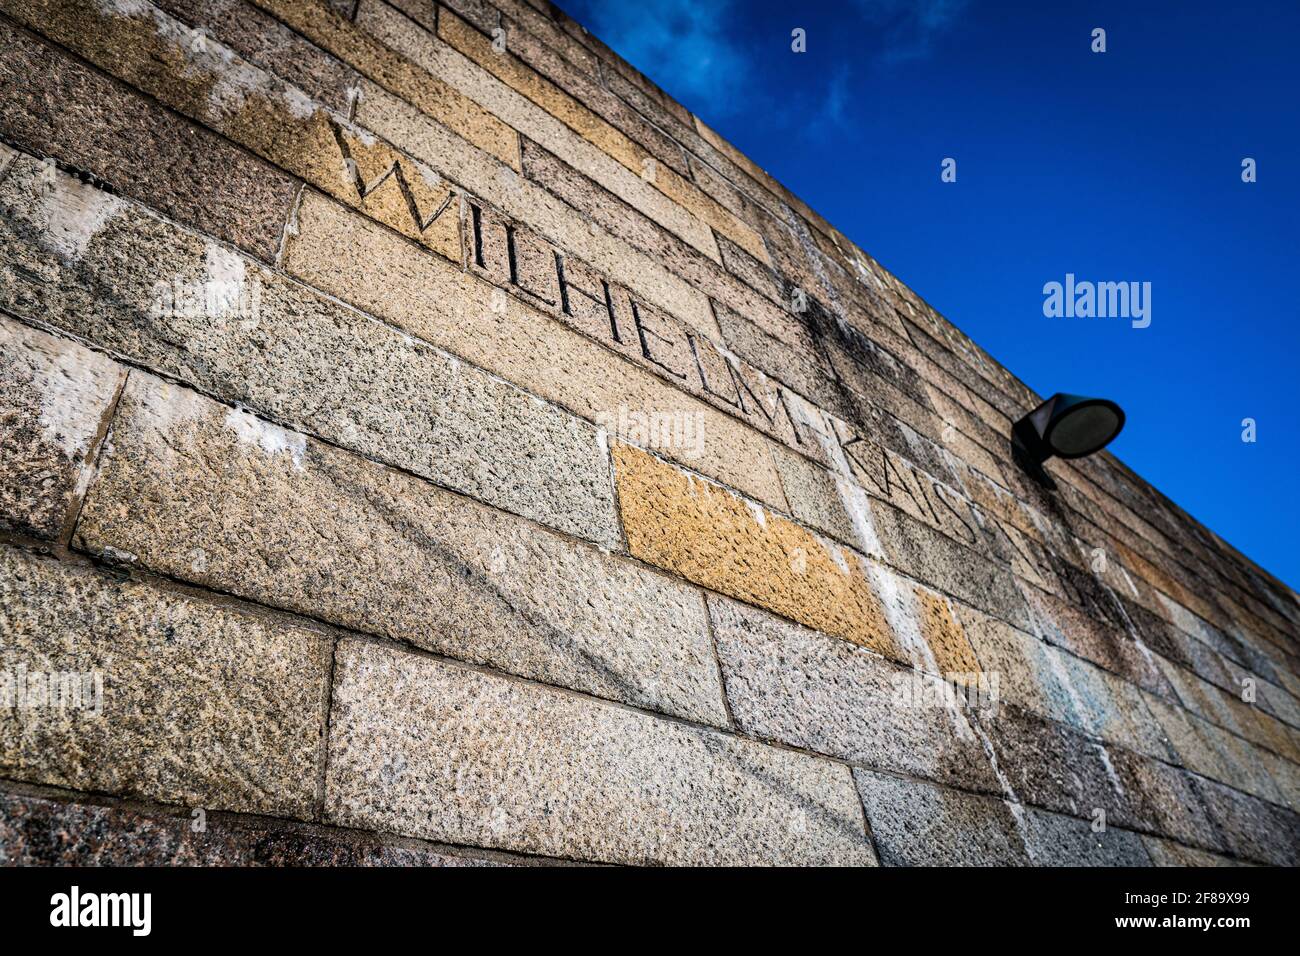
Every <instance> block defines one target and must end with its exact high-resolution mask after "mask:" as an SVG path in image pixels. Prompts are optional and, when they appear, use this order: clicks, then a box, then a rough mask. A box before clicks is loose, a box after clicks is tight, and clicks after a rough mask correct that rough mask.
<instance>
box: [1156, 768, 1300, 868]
mask: <svg viewBox="0 0 1300 956" xmlns="http://www.w3.org/2000/svg"><path fill="white" fill-rule="evenodd" d="M1197 792H1198V793H1199V794H1200V795H1201V797H1202V798H1203V799H1204V801H1205V806H1206V808H1207V812H1208V815H1209V818H1210V819H1211V820H1212V821H1213V824H1214V826H1215V827H1216V828H1217V829H1218V831H1219V832H1220V833H1221V834H1222V835H1223V839H1224V843H1225V844H1226V848H1227V849H1228V850H1229V851H1230V852H1231V853H1232V854H1233V855H1234V856H1236V857H1239V858H1241V859H1244V860H1251V861H1254V862H1257V863H1267V864H1270V865H1272V866H1300V815H1297V814H1296V813H1295V812H1294V811H1292V810H1288V809H1286V808H1285V807H1279V806H1275V805H1274V804H1271V803H1266V802H1264V801H1263V800H1257V799H1255V798H1254V797H1251V796H1247V795H1246V794H1244V793H1241V792H1240V791H1238V790H1234V789H1233V788H1231V787H1225V786H1223V785H1222V784H1218V783H1215V782H1214V781H1212V780H1203V781H1199V782H1198V784H1197ZM1181 842H1184V843H1186V842H1191V841H1187V840H1183V841H1181Z"/></svg>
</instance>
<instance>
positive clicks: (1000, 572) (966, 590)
mask: <svg viewBox="0 0 1300 956" xmlns="http://www.w3.org/2000/svg"><path fill="white" fill-rule="evenodd" d="M871 516H872V521H873V525H874V527H875V529H876V534H877V536H878V539H879V541H880V542H881V545H882V547H883V549H884V553H885V560H887V561H888V562H889V563H890V564H891V565H893V566H894V567H896V568H898V569H899V570H900V571H902V572H903V573H904V574H906V575H908V576H910V577H913V578H916V579H917V580H920V581H927V582H929V583H931V584H934V585H935V586H937V587H938V588H939V589H940V590H943V591H947V592H948V593H950V594H952V595H954V596H956V597H957V598H960V599H961V600H962V601H965V602H966V603H968V604H971V605H972V606H974V607H976V608H979V609H980V610H982V611H986V612H988V613H989V614H992V615H994V616H995V617H999V618H1001V619H1002V620H1004V621H1007V622H1008V623H1010V624H1013V625H1015V626H1016V627H1020V628H1025V627H1028V626H1029V612H1028V611H1027V609H1026V608H1025V602H1024V601H1023V600H1022V599H1021V596H1020V592H1019V590H1018V589H1017V588H1016V584H1015V579H1014V578H1013V577H1012V576H1011V573H1010V572H1009V571H1007V570H1006V569H1004V568H1001V567H999V566H998V565H996V564H994V563H993V562H992V561H989V560H988V559H987V558H984V557H983V556H982V555H980V554H979V553H977V552H975V551H972V550H969V549H966V548H963V547H961V546H960V545H958V544H957V543H956V542H954V541H952V540H951V539H949V538H947V537H945V536H944V535H942V534H940V533H939V532H937V531H935V530H933V529H932V528H930V527H928V526H926V525H924V524H921V523H920V522H919V521H915V520H913V519H912V518H910V517H908V516H907V515H906V514H904V513H903V512H901V511H899V510H898V509H897V508H894V507H893V506H892V505H887V504H884V503H881V504H880V505H875V504H873V505H872V507H871Z"/></svg>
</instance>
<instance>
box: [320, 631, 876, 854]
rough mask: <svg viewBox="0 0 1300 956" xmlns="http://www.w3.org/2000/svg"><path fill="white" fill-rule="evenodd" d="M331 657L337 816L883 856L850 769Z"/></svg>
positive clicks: (521, 692) (524, 841) (622, 849)
mask: <svg viewBox="0 0 1300 956" xmlns="http://www.w3.org/2000/svg"><path fill="white" fill-rule="evenodd" d="M335 666H336V671H335V704H334V708H335V709H334V713H333V717H332V720H331V725H330V761H329V771H328V781H327V785H326V810H327V814H328V816H329V818H330V819H331V820H332V821H334V822H338V823H342V824H344V825H348V826H360V827H366V828H374V829H382V830H387V831H395V832H400V833H404V834H407V835H410V836H420V837H426V838H429V839H436V840H446V841H448V842H453V843H466V844H472V845H478V846H491V847H499V848H503V849H514V850H523V851H527V852H536V853H544V854H550V855H558V856H569V857H577V858H581V859H589V860H597V861H606V862H626V863H648V862H660V863H671V864H685V863H712V864H722V865H726V864H733V865H735V864H758V863H776V862H783V863H795V864H799V863H803V864H855V865H869V864H871V863H873V862H874V859H873V854H872V851H871V845H870V843H869V842H868V840H867V838H866V835H865V831H864V828H863V822H862V811H861V808H860V806H859V805H858V802H857V797H856V796H855V794H854V792H853V784H852V781H851V780H850V777H849V771H848V768H846V767H844V766H843V765H842V764H835V763H831V762H829V761H825V760H821V759H819V758H814V757H807V756H804V755H802V754H796V753H793V752H791V751H786V750H777V749H773V748H770V747H765V746H763V745H761V744H755V743H749V742H746V741H741V740H737V739H736V738H734V737H731V736H728V735H724V734H719V733H717V732H714V731H709V730H702V729H698V728H694V727H691V726H688V725H684V724H680V723H674V722H670V721H665V720H662V719H659V718H655V717H650V716H647V715H644V714H640V713H637V712H635V711H631V710H626V709H623V708H620V707H616V706H614V705H611V704H602V703H597V702H593V701H591V700H588V699H583V698H578V697H573V696H571V695H566V694H563V693H559V692H556V691H553V690H548V689H545V688H540V687H537V686H535V685H531V684H525V683H521V682H519V681H514V680H508V679H505V678H501V677H496V676H490V675H487V674H483V673H480V672H477V671H471V670H466V669H464V668H459V667H452V666H448V665H446V664H441V663H438V662H436V661H433V660H429V659H426V658H422V657H418V656H414V655H412V654H409V653H404V652H402V651H398V650H395V649H393V648H389V647H384V646H381V645H377V644H368V643H363V642H360V641H344V642H343V643H342V644H341V645H340V647H339V649H338V653H337V661H336V665H335Z"/></svg>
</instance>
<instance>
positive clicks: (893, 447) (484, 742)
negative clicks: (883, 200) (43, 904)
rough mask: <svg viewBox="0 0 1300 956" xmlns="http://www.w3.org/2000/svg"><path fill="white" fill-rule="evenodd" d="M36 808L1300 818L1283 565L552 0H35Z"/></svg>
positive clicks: (162, 852) (574, 831)
mask: <svg viewBox="0 0 1300 956" xmlns="http://www.w3.org/2000/svg"><path fill="white" fill-rule="evenodd" d="M0 140H2V141H3V143H4V144H6V145H0V313H2V314H0V438H2V440H3V448H4V455H3V461H2V463H0V674H2V675H3V680H4V681H5V683H4V684H3V686H0V690H3V691H4V692H5V693H7V694H8V697H7V698H6V699H5V700H4V701H3V705H4V706H0V862H9V863H51V862H71V863H87V862H90V863H110V862H125V863H159V862H163V863H168V862H179V863H238V864H244V863H330V862H334V863H421V864H464V863H492V864H497V863H523V862H530V861H532V862H535V861H538V860H541V861H572V862H600V863H670V864H704V863H720V864H751V863H772V862H781V863H800V864H875V863H880V864H886V865H895V864H909V863H1010V864H1030V863H1033V864H1049V865H1050V864H1061V863H1095V864H1144V865H1145V864H1148V863H1151V862H1154V863H1158V864H1166V863H1169V864H1186V863H1198V864H1199V863H1206V862H1214V863H1231V862H1243V861H1244V862H1261V863H1278V864H1295V863H1297V862H1300V860H1298V859H1297V857H1298V856H1300V825H1298V820H1300V817H1297V813H1296V810H1297V808H1298V807H1300V802H1298V801H1300V770H1298V767H1300V729H1297V728H1300V698H1298V695H1300V656H1297V653H1298V652H1297V645H1296V640H1295V636H1296V633H1297V626H1298V625H1300V604H1298V602H1297V598H1296V595H1295V593H1294V592H1292V591H1290V590H1289V589H1288V588H1286V587H1285V586H1284V585H1282V584H1281V583H1279V582H1278V581H1277V580H1275V579H1274V578H1272V577H1270V576H1269V575H1268V574H1267V573H1265V572H1264V571H1262V570H1260V569H1259V568H1257V567H1255V566H1254V565H1253V564H1252V563H1251V562H1250V561H1249V560H1247V559H1246V558H1244V557H1243V556H1242V555H1240V554H1239V553H1237V552H1236V551H1234V550H1233V549H1232V548H1231V547H1229V546H1228V545H1227V544H1226V543H1224V542H1223V541H1221V540H1220V539H1218V538H1217V537H1216V536H1215V535H1214V534H1213V533H1212V532H1210V531H1208V530H1206V529H1205V528H1203V527H1201V526H1200V525H1199V524H1197V523H1196V522H1195V521H1194V520H1193V519H1192V518H1191V517H1190V516H1189V515H1187V514H1186V513H1185V512H1183V511H1182V510H1180V509H1179V508H1178V507H1177V506H1176V505H1175V504H1173V503H1172V502H1170V501H1169V500H1167V499H1166V498H1164V497H1163V496H1161V495H1160V494H1159V493H1158V492H1157V491H1155V490H1154V489H1152V488H1150V487H1149V486H1148V485H1146V484H1145V483H1144V482H1143V481H1142V480H1141V479H1140V478H1138V477H1137V476H1136V475H1134V474H1133V473H1132V472H1131V471H1129V470H1128V469H1126V468H1125V467H1124V466H1123V464H1121V463H1120V462H1119V461H1118V460H1116V459H1115V458H1114V457H1113V456H1111V455H1109V454H1101V455H1098V456H1095V457H1093V458H1090V459H1086V460H1081V461H1078V462H1075V463H1054V464H1053V465H1051V470H1052V472H1053V474H1054V475H1055V477H1056V479H1057V481H1058V483H1059V489H1058V490H1057V491H1056V492H1055V493H1047V492H1045V491H1043V490H1042V489H1041V488H1040V487H1039V486H1037V485H1035V484H1032V483H1030V482H1028V481H1027V480H1026V479H1024V478H1023V477H1022V476H1021V474H1020V473H1018V472H1017V470H1016V469H1015V468H1014V467H1013V466H1010V465H1009V464H1008V455H1007V443H1006V436H1007V435H1008V432H1009V426H1010V422H1011V421H1012V420H1014V419H1016V418H1018V417H1019V416H1020V415H1022V414H1023V413H1024V412H1025V411H1027V410H1028V409H1029V408H1031V407H1033V406H1034V405H1035V404H1037V403H1038V401H1039V400H1040V399H1039V396H1036V395H1034V394H1032V393H1031V392H1030V391H1029V390H1028V389H1027V388H1026V387H1025V386H1024V385H1023V384H1022V383H1021V382H1020V381H1019V380H1017V379H1016V378H1015V377H1014V376H1012V375H1011V374H1010V373H1009V372H1007V371H1006V370H1004V369H1003V368H1002V367H1000V366H999V365H998V364H997V363H996V362H995V361H994V360H993V359H992V358H991V357H989V356H988V355H987V354H986V353H985V352H983V351H982V350H981V349H980V348H979V347H978V346H976V345H975V344H974V343H973V342H971V341H970V340H969V339H968V338H966V337H965V336H964V335H963V334H962V333H961V332H959V331H958V330H957V329H956V328H955V327H954V326H952V325H951V324H949V323H948V322H947V321H946V320H945V319H944V318H943V317H941V316H939V315H937V314H936V313H935V312H934V311H933V310H932V309H931V308H930V307H929V306H927V305H926V304H925V303H924V302H923V301H922V300H921V299H919V298H918V297H917V296H916V295H915V294H914V293H913V292H912V291H911V290H910V289H907V288H906V287H904V286H903V285H902V284H901V283H899V282H898V280H897V279H895V278H894V277H893V276H891V275H890V274H889V273H888V272H886V271H885V270H884V269H883V268H882V267H881V266H880V265H879V263H877V262H876V260H874V259H873V258H871V257H870V256H868V255H867V254H866V253H864V252H862V251H861V250H860V249H858V248H857V247H856V246H855V245H853V244H852V243H851V242H849V241H848V240H847V239H846V238H845V237H844V236H843V235H841V234H840V233H839V232H837V231H836V230H835V229H834V228H833V227H832V226H831V225H829V224H828V223H827V222H826V221H825V220H824V219H822V218H821V217H820V216H818V215H817V214H816V213H814V212H813V211H812V210H811V209H809V208H808V207H807V206H806V205H804V204H803V203H802V202H800V201H799V200H798V199H797V198H796V197H795V196H793V195H792V194H791V193H790V192H789V191H787V190H786V189H785V188H784V187H782V186H781V185H780V184H779V183H777V182H775V181H774V180H773V179H772V178H771V177H770V176H768V175H767V174H766V173H764V172H763V170H762V169H761V168H759V167H758V166H756V165H755V164H754V163H753V162H752V161H751V160H750V159H748V158H746V157H745V156H743V155H741V154H740V153H739V152H738V151H737V150H736V149H735V148H733V147H732V146H731V145H729V144H728V143H726V142H725V141H723V140H722V139H721V138H720V137H719V136H718V135H717V134H716V133H714V132H713V131H712V130H710V129H709V128H708V127H707V126H706V125H705V124H704V123H703V122H702V121H700V120H699V119H698V118H696V117H694V116H692V115H690V114H689V113H688V112H687V111H686V110H684V109H683V108H682V107H681V106H680V105H679V104H677V103H675V102H674V101H672V100H671V99H670V98H668V97H667V96H666V95H665V94H664V93H663V92H662V91H660V90H659V88H658V87H656V86H655V85H654V84H653V83H652V82H651V81H649V80H648V79H646V78H645V77H644V76H642V75H640V74H639V73H637V72H636V71H635V70H634V69H632V68H631V67H630V66H628V64H626V63H624V62H623V61H621V60H620V59H619V58H618V57H617V56H616V55H615V54H613V53H612V52H611V51H610V50H609V49H608V48H607V47H605V46H603V45H602V44H601V43H600V42H599V41H598V40H596V39H595V38H594V37H592V36H590V35H589V34H587V33H586V31H584V30H583V29H582V27H581V26H579V25H578V24H576V23H574V22H573V21H572V20H570V19H569V18H568V17H566V16H565V15H564V14H563V13H561V12H560V11H558V10H556V9H555V8H553V7H551V6H550V5H549V4H548V3H546V2H544V0H536V2H533V0H490V2H489V0H453V2H447V3H438V4H434V3H432V2H429V0H392V2H384V0H360V2H359V3H356V2H349V0H333V2H312V0H156V2H150V0H0Z"/></svg>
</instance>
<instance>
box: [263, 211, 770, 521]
mask: <svg viewBox="0 0 1300 956" xmlns="http://www.w3.org/2000/svg"><path fill="white" fill-rule="evenodd" d="M297 223H298V231H297V235H296V236H295V237H294V238H292V239H291V240H290V241H289V244H288V248H287V252H286V256H285V265H286V268H287V269H288V270H289V271H290V272H291V273H293V274H294V275H297V276H298V277H300V278H302V279H303V280H304V281H306V282H309V283H311V284H312V285H314V286H316V287H317V288H319V289H322V290H324V291H326V292H329V293H331V294H333V295H337V296H338V297H339V298H341V299H344V300H345V301H348V302H350V303H352V304H353V305H356V306H357V307H358V308H360V309H363V310H365V311H367V312H369V313H371V314H373V315H377V316H380V317H382V318H384V319H387V320H388V321H390V322H392V323H393V324H394V325H397V326H400V327H401V328H402V329H405V330H406V331H407V332H409V333H410V334H411V335H414V336H416V337H417V338H420V339H423V340H424V341H427V342H430V343H431V344H433V345H436V346H438V347H439V348H443V349H446V350H447V351H449V352H451V353H453V354H455V355H459V356H460V357H462V358H464V359H466V360H468V361H470V362H473V363H474V364H475V365H478V366H480V367H482V368H484V369H486V370H487V371H489V372H491V373H493V374H494V375H499V376H500V377H502V378H504V379H505V380H507V381H509V382H513V383H514V384H516V385H518V386H520V387H521V388H524V389H527V390H528V391H530V392H533V393H534V394H536V395H538V396H540V397H542V398H544V399H547V400H549V401H554V402H556V403H558V404H560V405H563V406H564V407H566V408H568V409H570V410H572V411H573V412H574V413H575V414H578V415H581V416H582V417H583V418H586V419H587V420H589V421H593V422H598V423H603V424H605V425H606V427H608V428H610V429H611V430H615V431H617V429H618V424H619V421H620V417H619V412H620V409H621V410H623V411H624V412H625V414H624V416H623V418H624V419H627V420H630V421H640V420H642V419H639V418H638V416H647V415H652V414H654V415H666V416H668V417H669V420H670V425H671V426H672V427H670V429H669V432H670V434H669V439H670V440H663V441H656V442H654V443H653V448H654V450H655V451H657V452H659V453H660V454H663V455H665V456H667V457H669V458H672V459H674V460H676V461H678V462H680V463H682V464H685V465H687V466H689V467H692V468H695V469H697V470H698V471H700V472H702V473H703V474H706V475H708V476H710V477H712V478H716V479H717V480H719V481H722V482H724V483H726V484H728V485H731V486H732V487H735V488H738V489H740V490H741V491H743V492H744V493H746V494H749V495H752V496H753V497H754V498H757V499H758V500H760V501H763V502H764V503H766V504H768V505H771V506H773V507H776V508H784V507H785V497H784V495H783V494H782V492H781V488H780V483H779V480H778V478H777V474H776V468H775V465H774V464H773V462H772V456H771V455H770V454H769V445H770V444H771V443H770V442H769V441H768V440H766V439H764V438H763V437H762V436H761V435H759V434H758V433H757V432H755V431H753V430H752V429H749V428H746V427H745V426H743V425H741V424H740V423H738V422H736V421H735V420H734V419H732V418H729V417H727V416H725V415H723V414H722V413H721V412H719V411H717V410H716V409H714V408H713V407H711V406H708V405H705V404H704V403H703V402H700V401H698V400H695V399H693V398H691V397H690V396H689V395H687V394H685V393H683V392H682V391H680V390H678V389H675V388H671V387H669V386H668V385H667V384H666V383H664V382H663V381H662V379H661V378H660V377H658V376H654V375H652V374H650V373H649V372H647V371H644V370H642V369H641V368H638V367H636V366H635V365H634V364H632V363H630V362H627V361H623V360H620V358H619V357H618V356H617V355H616V354H615V353H614V352H613V351H611V350H609V349H607V348H602V347H601V346H600V345H599V344H597V343H596V342H594V341H592V340H591V339H589V338H587V337H585V336H583V335H580V334H579V333H578V332H575V331H571V330H570V329H568V328H565V327H564V326H563V324H562V323H561V322H557V321H553V320H551V319H549V318H547V317H545V316H543V315H541V314H539V312H538V311H537V310H536V309H533V308H531V307H530V306H528V305H527V304H525V303H524V302H523V301H521V299H520V298H519V297H517V296H507V295H505V294H504V290H500V289H498V288H497V287H493V286H492V285H490V284H489V283H487V282H485V281H483V280H482V279H479V278H476V277H474V276H472V275H468V274H466V273H464V272H461V271H459V270H457V269H456V268H455V267H453V266H452V265H451V264H450V263H447V262H445V261H443V260H442V259H439V258H436V257H432V256H427V255H424V254H423V253H421V252H420V250H418V249H416V248H414V247H412V246H411V245H410V244H409V243H406V242H403V241H402V239H401V238H400V237H399V236H396V235H394V234H393V233H391V232H389V231H387V230H385V229H383V228H382V227H380V226H378V225H376V224H374V223H371V222H368V221H367V220H365V219H364V218H362V217H361V216H360V215H358V214H356V213H353V212H350V211H348V210H345V209H344V208H343V207H341V206H339V205H338V204H337V203H334V202H331V201H330V200H328V199H326V198H325V197H323V196H321V195H319V194H317V193H312V192H309V193H307V194H305V195H304V196H303V201H302V205H301V206H300V207H299V210H298V217H297ZM678 436H680V440H679V437H678ZM624 437H628V438H630V437H631V436H630V435H625V436H624Z"/></svg>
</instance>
